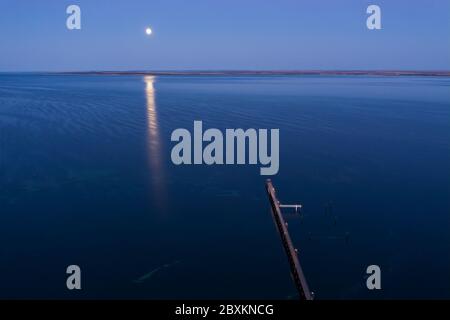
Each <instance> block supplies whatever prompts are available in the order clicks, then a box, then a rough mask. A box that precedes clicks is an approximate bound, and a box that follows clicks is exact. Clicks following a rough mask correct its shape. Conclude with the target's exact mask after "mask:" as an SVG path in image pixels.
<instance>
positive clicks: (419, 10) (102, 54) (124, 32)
mask: <svg viewBox="0 0 450 320" xmlns="http://www.w3.org/2000/svg"><path fill="white" fill-rule="evenodd" d="M70 4H77V5H79V6H80V7H81V11H82V29H81V30H76V31H69V30H68V29H67V28H66V19H67V16H68V15H67V14H66V7H67V6H68V5H70ZM369 4H377V5H379V6H380V7H381V10H382V30H376V31H370V30H368V29H367V28H366V18H367V14H366V8H367V6H368V5H369ZM147 25H149V26H151V27H152V29H153V32H154V34H153V35H152V36H151V37H147V36H146V35H145V33H144V31H145V27H146V26H147ZM136 69H145V70H187V69H191V70H192V69H194V70H195V69H196V70H198V69H203V70H205V69H255V70H262V69H408V70H436V69H445V70H450V0H409V1H408V0H395V1H393V0H390V1H378V0H373V1H366V0H329V1H325V0H322V1H320V0H315V1H314V0H310V1H302V0H258V1H255V0H239V1H236V0H190V1H180V0H164V1H156V0H126V1H124V0H114V1H112V0H81V1H75V0H73V1H66V0H39V1H29V0H0V71H64V70H136Z"/></svg>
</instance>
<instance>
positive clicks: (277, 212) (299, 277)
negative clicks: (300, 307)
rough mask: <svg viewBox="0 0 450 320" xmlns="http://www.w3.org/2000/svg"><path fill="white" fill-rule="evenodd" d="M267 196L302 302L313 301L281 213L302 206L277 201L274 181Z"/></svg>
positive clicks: (269, 184)
mask: <svg viewBox="0 0 450 320" xmlns="http://www.w3.org/2000/svg"><path fill="white" fill-rule="evenodd" d="M266 190H267V195H268V196H269V201H270V206H271V209H272V210H271V212H272V215H273V218H274V221H275V225H276V227H277V230H278V233H279V234H280V237H281V242H282V243H283V247H284V250H285V252H286V255H287V258H288V261H289V266H290V268H291V274H292V278H293V280H294V283H295V286H296V288H297V290H298V292H299V295H300V299H301V300H312V299H313V293H312V292H311V291H310V290H309V287H308V283H307V282H306V278H305V275H304V274H303V270H302V267H301V265H300V261H299V259H298V250H297V249H295V247H294V245H293V244H292V240H291V237H290V235H289V232H288V229H287V223H286V222H285V221H284V218H283V215H282V213H281V207H295V208H296V209H297V207H301V206H300V205H281V204H280V202H279V201H278V199H277V195H276V192H275V188H274V187H273V185H272V181H271V180H270V179H268V180H267V181H266Z"/></svg>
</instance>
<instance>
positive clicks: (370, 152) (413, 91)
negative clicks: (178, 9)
mask: <svg viewBox="0 0 450 320" xmlns="http://www.w3.org/2000/svg"><path fill="white" fill-rule="evenodd" d="M449 89H450V79H448V78H439V77H367V76H237V77H230V76H217V77H215V76H158V77H151V76H147V77H142V76H89V75H40V74H1V75H0V297H1V298H64V299H66V298H67V299H73V298H88V299H94V298H145V299H147V298H148V299H164V298H185V299H187V298H190V299H195V298H210V299H212V298H237V299H240V298H262V299H265V298H275V299H296V297H297V293H296V290H295V287H294V285H293V283H292V281H291V277H290V274H289V267H288V264H287V259H286V257H285V255H284V251H283V248H282V246H281V242H280V239H279V236H278V234H277V231H276V228H275V225H274V223H273V220H272V217H271V215H270V212H269V202H268V199H267V196H266V193H265V186H264V183H265V179H266V178H267V177H264V176H261V175H260V174H259V165H257V166H255V165H241V166H238V165H234V166H206V165H200V166H175V165H173V164H172V162H171V160H170V151H171V148H172V146H173V145H174V143H172V142H171V141H170V134H171V132H172V131H173V130H174V129H177V128H187V129H189V130H190V131H192V130H193V121H194V120H202V121H203V125H204V128H205V129H206V128H211V127H213V128H219V129H225V128H243V129H246V128H267V129H270V128H279V129H280V171H279V173H278V174H277V175H276V176H273V177H271V178H272V181H273V183H274V186H275V187H276V189H277V192H278V196H279V198H280V200H281V201H282V202H286V203H301V204H302V205H303V207H304V210H303V211H302V215H301V216H292V217H291V216H289V217H287V221H288V223H289V230H290V232H291V236H292V238H293V241H294V243H295V245H296V246H297V248H298V249H299V251H300V253H299V254H300V260H301V263H302V266H303V269H304V273H305V276H306V278H307V280H308V283H309V286H310V288H311V289H312V290H313V291H314V292H315V296H316V299H366V298H369V299H370V298H382V299H390V298H450V232H449V231H450V200H449V195H450V188H449V187H450V90H449ZM72 264H76V265H79V266H80V267H81V270H82V290H81V291H76V290H75V291H69V290H67V289H66V277H67V274H66V267H67V266H68V265H72ZM372 264H376V265H379V266H380V267H381V285H382V289H381V290H377V291H369V290H368V289H367V288H366V277H367V274H366V268H367V266H369V265H372Z"/></svg>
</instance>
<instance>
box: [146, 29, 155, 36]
mask: <svg viewBox="0 0 450 320" xmlns="http://www.w3.org/2000/svg"><path fill="white" fill-rule="evenodd" d="M145 33H146V34H147V35H148V36H149V35H151V34H152V33H153V31H152V29H150V28H149V27H147V28H146V29H145Z"/></svg>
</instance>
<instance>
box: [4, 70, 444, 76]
mask: <svg viewBox="0 0 450 320" xmlns="http://www.w3.org/2000/svg"><path fill="white" fill-rule="evenodd" d="M31 73H33V74H57V75H61V74H62V75H64V74H66V75H70V74H73V75H76V74H79V75H155V76H158V75H321V74H322V75H384V76H408V75H409V76H417V75H423V76H450V70H410V69H403V70H401V69H400V70H398V69H266V70H252V69H178V70H139V69H135V70H133V69H130V70H85V71H76V70H71V71H0V74H31Z"/></svg>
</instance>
